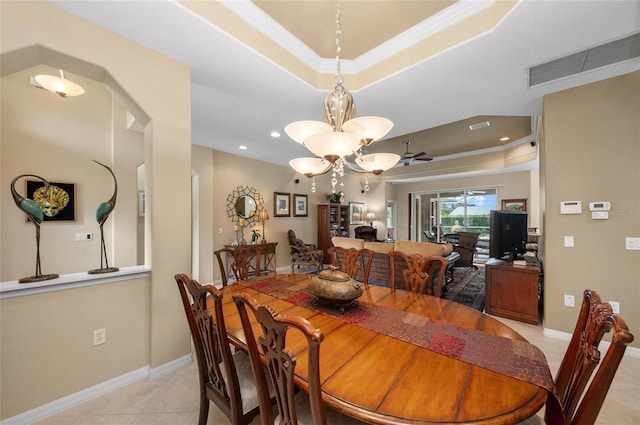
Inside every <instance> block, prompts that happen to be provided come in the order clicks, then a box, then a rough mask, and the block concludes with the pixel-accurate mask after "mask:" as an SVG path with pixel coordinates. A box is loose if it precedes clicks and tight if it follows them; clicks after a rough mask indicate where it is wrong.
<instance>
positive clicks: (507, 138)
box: [500, 137, 510, 142]
mask: <svg viewBox="0 0 640 425" xmlns="http://www.w3.org/2000/svg"><path fill="white" fill-rule="evenodd" d="M509 139H510V137H502V138H501V139H500V141H501V142H506V141H507V140H509Z"/></svg>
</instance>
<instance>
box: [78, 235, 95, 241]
mask: <svg viewBox="0 0 640 425" xmlns="http://www.w3.org/2000/svg"><path fill="white" fill-rule="evenodd" d="M92 240H93V233H76V242H82V241H92Z"/></svg>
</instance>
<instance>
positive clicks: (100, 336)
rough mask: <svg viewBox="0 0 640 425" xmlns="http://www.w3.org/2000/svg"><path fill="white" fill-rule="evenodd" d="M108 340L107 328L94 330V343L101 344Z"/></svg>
mask: <svg viewBox="0 0 640 425" xmlns="http://www.w3.org/2000/svg"><path fill="white" fill-rule="evenodd" d="M105 342H107V330H106V329H105V328H102V329H96V330H95V331H93V345H100V344H104V343H105Z"/></svg>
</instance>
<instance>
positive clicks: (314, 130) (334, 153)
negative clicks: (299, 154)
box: [284, 0, 400, 193]
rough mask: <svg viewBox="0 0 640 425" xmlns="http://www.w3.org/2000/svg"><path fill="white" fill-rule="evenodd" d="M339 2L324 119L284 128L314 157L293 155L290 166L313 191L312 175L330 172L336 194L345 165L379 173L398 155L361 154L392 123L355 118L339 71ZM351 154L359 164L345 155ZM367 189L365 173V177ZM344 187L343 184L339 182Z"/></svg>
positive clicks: (373, 118)
mask: <svg viewBox="0 0 640 425" xmlns="http://www.w3.org/2000/svg"><path fill="white" fill-rule="evenodd" d="M340 18H341V8H340V1H339V0H338V2H337V5H336V64H337V71H336V76H335V83H336V86H335V87H334V89H333V91H331V92H329V94H328V95H327V97H326V98H325V101H324V110H325V119H326V122H321V121H297V122H294V123H291V124H289V125H287V126H286V127H285V129H284V131H285V132H286V133H287V135H288V136H289V137H291V138H292V139H293V140H294V141H296V142H298V143H300V144H303V145H304V146H305V147H306V148H307V149H309V151H311V153H313V154H314V155H317V157H307V158H295V159H292V160H291V161H289V165H290V166H291V168H293V169H294V170H295V171H297V172H298V173H300V174H304V175H305V176H306V177H309V178H312V179H313V183H312V184H311V191H312V192H315V191H316V182H315V176H318V175H321V174H325V173H327V172H329V171H332V172H333V175H332V178H331V192H332V193H336V184H337V183H338V180H337V176H340V177H341V178H342V177H344V171H345V168H349V169H351V170H353V171H355V172H358V173H373V174H374V175H379V174H380V173H382V172H383V171H386V170H388V169H389V168H391V167H393V166H394V165H395V164H396V163H397V162H398V161H399V160H400V155H396V154H394V153H371V154H366V155H363V153H362V148H363V147H364V146H369V145H370V144H371V143H373V142H374V141H376V140H378V139H380V138H382V137H384V136H385V135H386V134H387V133H389V131H390V130H391V128H392V127H393V123H392V122H391V121H390V120H388V119H387V118H382V117H374V116H368V117H357V118H356V117H355V114H356V105H355V103H354V102H353V96H351V93H349V92H348V91H347V89H345V88H344V87H343V86H342V83H343V82H344V80H343V78H342V75H341V73H340V51H341V47H340V36H341V35H342V27H341V22H340ZM349 156H353V157H354V161H355V163H356V164H357V165H358V167H356V166H354V165H353V164H352V163H351V162H350V161H349V160H347V157H349ZM366 180H367V188H368V175H367V176H366ZM340 184H341V186H344V183H342V182H341V183H340Z"/></svg>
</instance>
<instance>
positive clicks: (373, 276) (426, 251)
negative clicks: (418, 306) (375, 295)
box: [331, 236, 460, 292]
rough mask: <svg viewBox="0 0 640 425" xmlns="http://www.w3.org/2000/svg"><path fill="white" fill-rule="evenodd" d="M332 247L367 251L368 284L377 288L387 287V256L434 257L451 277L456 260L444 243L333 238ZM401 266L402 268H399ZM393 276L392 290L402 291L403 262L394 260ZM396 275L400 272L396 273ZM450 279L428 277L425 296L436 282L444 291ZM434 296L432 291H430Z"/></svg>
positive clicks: (389, 273) (455, 256)
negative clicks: (393, 253)
mask: <svg viewBox="0 0 640 425" xmlns="http://www.w3.org/2000/svg"><path fill="white" fill-rule="evenodd" d="M331 243H332V244H333V246H338V247H341V248H345V249H349V248H355V249H363V248H366V249H370V250H372V251H373V252H374V255H373V260H372V263H371V271H370V272H369V283H370V284H373V285H379V286H386V287H390V286H391V263H390V257H389V252H391V251H401V252H404V253H405V254H408V255H413V254H420V255H422V256H423V257H430V256H437V257H443V258H445V259H446V260H448V261H449V265H448V266H447V273H445V274H450V273H452V270H453V269H452V267H453V265H454V263H455V262H456V260H458V259H459V258H460V254H458V253H457V252H455V251H454V250H453V246H452V245H451V244H448V243H444V244H441V243H431V242H415V241H396V242H390V243H389V242H367V241H364V240H362V239H356V238H345V237H340V236H334V237H333V238H331ZM403 263H404V264H403ZM394 266H395V270H396V276H395V280H396V282H395V287H396V288H404V287H405V285H404V278H403V276H402V270H404V269H406V268H407V265H406V263H405V262H404V260H402V259H400V258H396V262H395V263H394ZM398 271H400V272H399V273H398ZM450 280H451V279H447V277H446V276H438V275H437V274H434V275H432V276H429V281H428V282H427V285H426V286H425V292H429V290H430V291H434V289H435V285H436V284H437V283H438V281H440V284H441V287H442V288H443V289H444V288H445V287H446V284H447V283H449V281H450ZM434 292H435V291H434Z"/></svg>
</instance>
